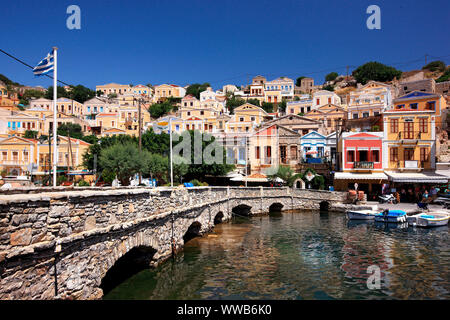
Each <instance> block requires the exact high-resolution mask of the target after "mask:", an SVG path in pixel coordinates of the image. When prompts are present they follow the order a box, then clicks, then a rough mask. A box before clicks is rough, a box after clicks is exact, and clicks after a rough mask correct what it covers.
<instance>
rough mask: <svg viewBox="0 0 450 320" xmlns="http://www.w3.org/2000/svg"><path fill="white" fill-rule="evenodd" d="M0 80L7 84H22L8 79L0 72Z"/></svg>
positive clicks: (18, 85)
mask: <svg viewBox="0 0 450 320" xmlns="http://www.w3.org/2000/svg"><path fill="white" fill-rule="evenodd" d="M0 81H2V82H3V83H4V84H5V85H7V86H17V87H20V86H22V85H21V84H20V83H18V82H14V81H12V80H10V79H9V78H8V77H7V76H5V75H3V74H0Z"/></svg>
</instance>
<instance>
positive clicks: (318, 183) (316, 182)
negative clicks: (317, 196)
mask: <svg viewBox="0 0 450 320" xmlns="http://www.w3.org/2000/svg"><path fill="white" fill-rule="evenodd" d="M308 172H311V173H312V174H314V178H313V179H312V180H311V182H310V183H311V187H312V188H313V189H319V190H323V189H325V178H324V177H323V176H321V175H320V174H317V172H316V171H315V170H314V169H312V168H308V169H306V170H305V172H303V173H301V174H300V178H301V179H302V180H303V181H304V182H305V183H309V182H308V179H306V175H307V174H308Z"/></svg>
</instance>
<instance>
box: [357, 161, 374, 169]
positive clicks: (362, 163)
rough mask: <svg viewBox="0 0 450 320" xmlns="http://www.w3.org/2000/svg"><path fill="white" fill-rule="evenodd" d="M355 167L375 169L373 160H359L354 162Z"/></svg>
mask: <svg viewBox="0 0 450 320" xmlns="http://www.w3.org/2000/svg"><path fill="white" fill-rule="evenodd" d="M353 168H354V169H373V162H372V161H357V162H354V163H353Z"/></svg>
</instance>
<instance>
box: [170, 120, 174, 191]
mask: <svg viewBox="0 0 450 320" xmlns="http://www.w3.org/2000/svg"><path fill="white" fill-rule="evenodd" d="M169 117H170V116H169ZM169 134H170V186H171V187H172V188H173V166H172V163H173V159H172V156H173V154H172V118H169Z"/></svg>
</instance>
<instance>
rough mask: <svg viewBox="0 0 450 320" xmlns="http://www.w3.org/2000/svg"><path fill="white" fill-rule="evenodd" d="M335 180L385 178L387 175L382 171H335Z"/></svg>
mask: <svg viewBox="0 0 450 320" xmlns="http://www.w3.org/2000/svg"><path fill="white" fill-rule="evenodd" d="M334 179H335V180H387V179H388V176H387V175H385V174H384V173H382V172H374V173H354V172H336V173H335V174H334Z"/></svg>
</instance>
